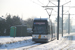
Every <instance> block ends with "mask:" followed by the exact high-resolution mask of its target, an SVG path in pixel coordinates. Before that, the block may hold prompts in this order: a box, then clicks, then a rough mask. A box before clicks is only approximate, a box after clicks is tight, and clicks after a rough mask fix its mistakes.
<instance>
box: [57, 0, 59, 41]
mask: <svg viewBox="0 0 75 50" xmlns="http://www.w3.org/2000/svg"><path fill="white" fill-rule="evenodd" d="M59 7H60V0H58V16H57V18H58V19H57V40H59Z"/></svg>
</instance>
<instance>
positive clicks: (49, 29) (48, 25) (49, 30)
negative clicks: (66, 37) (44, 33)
mask: <svg viewBox="0 0 75 50" xmlns="http://www.w3.org/2000/svg"><path fill="white" fill-rule="evenodd" d="M48 34H50V26H49V25H48Z"/></svg>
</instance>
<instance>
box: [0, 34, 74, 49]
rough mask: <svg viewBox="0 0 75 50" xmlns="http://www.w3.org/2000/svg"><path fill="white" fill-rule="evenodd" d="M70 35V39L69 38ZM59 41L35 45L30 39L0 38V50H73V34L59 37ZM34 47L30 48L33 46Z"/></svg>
mask: <svg viewBox="0 0 75 50" xmlns="http://www.w3.org/2000/svg"><path fill="white" fill-rule="evenodd" d="M71 35H72V37H71ZM59 37H60V38H59V40H57V39H55V40H53V41H50V42H48V43H44V44H41V43H35V42H33V41H32V37H31V36H28V37H15V38H14V37H10V36H0V50H1V49H2V50H10V49H11V50H12V49H13V50H23V49H24V50H25V49H27V50H68V49H69V50H75V34H74V33H71V34H68V33H66V34H64V37H61V35H60V36H59ZM35 45H36V47H31V46H35Z"/></svg>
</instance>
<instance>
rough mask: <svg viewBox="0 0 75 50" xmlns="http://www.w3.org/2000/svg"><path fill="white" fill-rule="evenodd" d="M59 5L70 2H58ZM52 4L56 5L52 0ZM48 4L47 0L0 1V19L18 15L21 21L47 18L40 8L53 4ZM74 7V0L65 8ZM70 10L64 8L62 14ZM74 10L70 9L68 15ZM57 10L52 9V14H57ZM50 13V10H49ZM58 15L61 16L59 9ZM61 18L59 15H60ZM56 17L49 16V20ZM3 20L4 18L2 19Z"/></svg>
mask: <svg viewBox="0 0 75 50" xmlns="http://www.w3.org/2000/svg"><path fill="white" fill-rule="evenodd" d="M60 1H61V2H60V5H62V4H64V3H66V2H68V1H70V0H60ZM52 3H54V4H55V5H57V1H56V0H52ZM52 3H50V4H48V0H0V17H1V16H2V15H3V16H6V14H10V15H16V16H17V15H18V16H20V18H22V17H23V19H24V20H25V19H27V18H32V17H45V18H46V17H47V18H48V14H47V12H46V10H45V9H44V8H43V7H41V6H45V5H47V4H48V5H50V6H51V5H52V6H55V5H54V4H52ZM70 5H73V6H74V5H75V0H71V3H68V4H66V5H65V6H70ZM69 9H70V8H64V12H66V13H68V12H67V11H68V10H69ZM74 9H75V8H71V9H70V13H73V14H74V12H75V10H74ZM56 11H57V8H53V10H52V14H57V12H56ZM50 12H51V10H50ZM60 14H61V8H60ZM60 16H61V15H60ZM56 17H57V15H51V19H53V20H54V19H55V18H56ZM4 18H5V17H4Z"/></svg>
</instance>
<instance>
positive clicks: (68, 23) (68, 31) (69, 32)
mask: <svg viewBox="0 0 75 50" xmlns="http://www.w3.org/2000/svg"><path fill="white" fill-rule="evenodd" d="M68 34H70V13H69V17H68Z"/></svg>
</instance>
